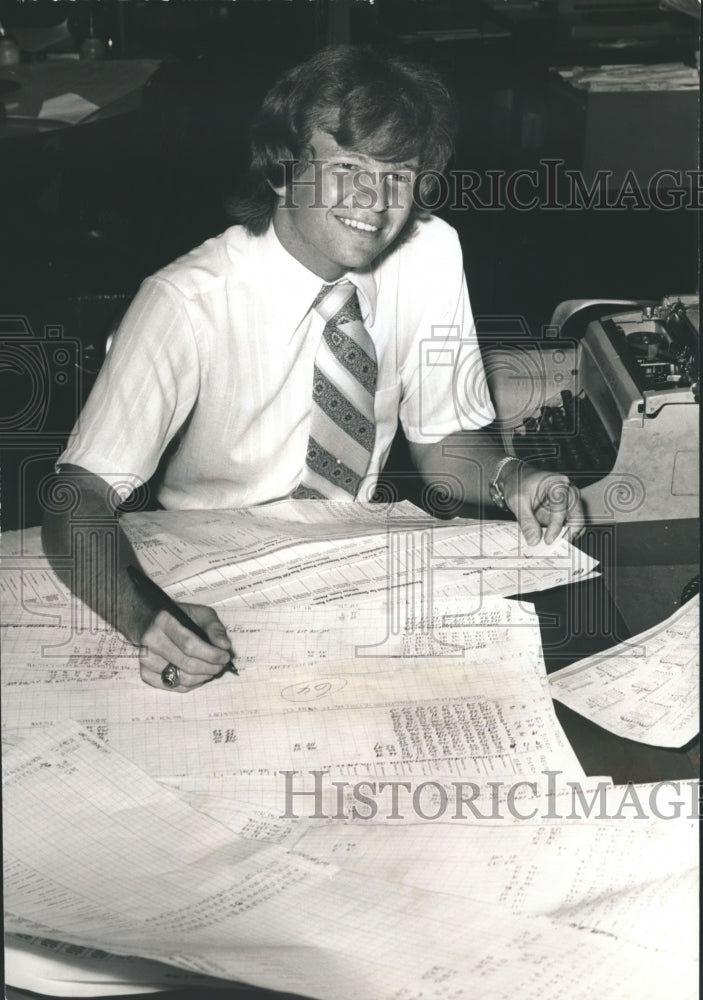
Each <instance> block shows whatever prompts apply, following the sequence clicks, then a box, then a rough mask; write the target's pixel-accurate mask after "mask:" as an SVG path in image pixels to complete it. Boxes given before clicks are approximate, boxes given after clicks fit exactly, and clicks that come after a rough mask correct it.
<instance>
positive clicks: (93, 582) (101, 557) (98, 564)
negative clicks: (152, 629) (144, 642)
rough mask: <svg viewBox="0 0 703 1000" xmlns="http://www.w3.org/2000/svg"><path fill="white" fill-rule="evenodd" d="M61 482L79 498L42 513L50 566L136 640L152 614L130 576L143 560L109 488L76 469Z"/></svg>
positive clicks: (107, 618)
mask: <svg viewBox="0 0 703 1000" xmlns="http://www.w3.org/2000/svg"><path fill="white" fill-rule="evenodd" d="M60 480H61V485H63V487H64V489H65V491H67V492H68V494H69V495H71V496H74V497H75V502H74V503H73V504H72V505H71V509H70V510H67V511H61V512H52V511H47V513H46V515H45V517H44V523H43V526H42V544H43V546H44V552H45V554H46V556H47V558H48V560H49V562H50V564H51V567H52V569H53V570H54V572H55V573H56V575H57V576H58V577H59V578H60V579H61V580H62V581H63V583H65V584H66V586H67V587H68V588H69V589H70V590H71V591H72V593H73V594H75V595H76V597H78V598H80V600H81V601H82V602H83V603H84V604H86V605H88V607H90V608H92V610H93V611H95V612H96V613H97V614H98V615H100V617H101V618H103V619H105V621H107V622H109V623H110V624H111V625H114V626H115V628H117V629H118V630H119V631H120V632H122V633H123V635H125V636H126V638H127V639H129V640H130V641H131V642H134V643H137V642H139V639H140V637H141V635H142V634H143V632H144V630H145V629H146V627H147V626H148V624H149V621H150V620H151V618H152V617H153V613H152V612H151V611H149V609H148V608H145V607H144V606H143V605H141V604H140V603H139V601H138V600H137V598H136V595H135V593H134V588H133V587H132V585H131V583H130V581H129V579H128V577H127V575H126V572H125V571H126V567H127V566H129V565H130V564H132V565H139V561H138V559H137V556H136V554H135V552H134V549H133V548H132V545H131V543H130V541H129V539H128V538H127V536H126V535H125V533H124V531H123V530H122V528H121V526H120V523H119V518H118V516H117V513H116V509H115V502H114V499H113V498H112V497H111V491H110V488H109V487H108V485H107V484H106V483H104V482H103V481H102V480H99V479H98V477H95V476H92V475H91V474H90V473H86V472H84V471H83V470H79V469H77V468H76V469H73V470H72V471H70V472H68V473H62V474H61V476H60Z"/></svg>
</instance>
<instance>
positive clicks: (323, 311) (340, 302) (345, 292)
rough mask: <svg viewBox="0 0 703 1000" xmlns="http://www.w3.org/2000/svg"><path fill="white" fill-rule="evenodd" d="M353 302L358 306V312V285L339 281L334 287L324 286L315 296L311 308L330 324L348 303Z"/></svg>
mask: <svg viewBox="0 0 703 1000" xmlns="http://www.w3.org/2000/svg"><path fill="white" fill-rule="evenodd" d="M352 302H353V303H354V304H355V305H356V311H357V312H358V301H357V298H356V285H355V284H354V283H353V282H352V281H338V282H337V283H336V284H334V285H323V286H322V288H321V289H320V291H319V292H318V293H317V295H316V296H315V301H314V302H313V304H312V307H311V308H313V309H314V310H315V311H316V312H318V313H319V314H320V316H322V318H323V320H324V321H325V323H329V321H330V320H331V319H332V318H333V317H335V316H336V315H337V313H339V312H341V310H342V309H343V308H344V307H345V305H347V303H350V304H351V303H352ZM359 318H360V315H359Z"/></svg>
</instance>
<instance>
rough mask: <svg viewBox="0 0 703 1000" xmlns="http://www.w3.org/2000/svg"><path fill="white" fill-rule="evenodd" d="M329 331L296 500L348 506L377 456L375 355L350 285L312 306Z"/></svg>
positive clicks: (316, 376)
mask: <svg viewBox="0 0 703 1000" xmlns="http://www.w3.org/2000/svg"><path fill="white" fill-rule="evenodd" d="M312 308H313V309H315V310H317V312H318V313H319V314H320V315H321V316H322V318H323V320H324V321H325V328H324V331H323V333H322V339H321V340H320V346H319V347H318V349H317V354H316V355H315V369H314V373H313V384H312V413H311V416H310V437H309V440H308V448H307V454H306V459H305V469H304V470H303V475H302V478H301V481H300V485H299V486H298V487H297V488H296V489H295V490H294V491H293V493H292V494H291V496H292V497H293V498H295V499H301V500H306V499H327V500H349V498H350V497H355V496H356V495H357V493H358V491H359V487H360V485H361V482H362V480H363V478H364V476H365V475H366V472H367V470H368V467H369V461H370V459H371V452H372V451H373V445H374V438H375V436H376V425H375V422H374V408H373V406H374V393H375V391H376V376H377V367H376V351H375V348H374V346H373V341H372V340H371V337H370V336H369V334H368V332H367V330H366V329H365V327H364V324H363V321H362V319H361V312H360V310H359V300H358V299H357V297H356V288H355V286H354V285H353V284H352V283H351V282H350V281H342V282H339V283H338V284H336V285H323V286H322V289H321V291H320V293H319V295H318V296H317V298H316V299H315V301H314V302H313V304H312Z"/></svg>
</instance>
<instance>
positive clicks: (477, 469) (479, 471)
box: [409, 428, 517, 509]
mask: <svg viewBox="0 0 703 1000" xmlns="http://www.w3.org/2000/svg"><path fill="white" fill-rule="evenodd" d="M409 447H410V454H411V456H412V459H413V461H414V463H415V466H416V468H417V470H418V472H419V473H420V475H421V476H422V478H423V479H424V480H425V482H426V483H427V484H428V485H430V486H436V487H437V488H438V489H442V490H443V491H445V490H446V491H447V492H448V493H449V494H451V496H452V498H453V499H454V500H456V501H457V503H467V504H472V505H474V506H477V507H484V506H485V505H488V507H489V509H490V508H491V507H493V503H492V501H491V497H490V493H489V490H488V486H489V483H490V482H491V480H492V479H493V477H494V476H495V473H496V469H497V468H498V466H499V464H500V462H501V461H502V460H503V459H504V458H505V457H506V456H505V449H504V448H503V446H502V444H501V442H500V437H499V435H498V433H497V432H495V431H493V430H491V429H488V428H484V429H481V430H475V431H465V432H463V433H459V434H451V435H449V436H448V437H446V438H443V440H442V441H438V442H435V443H433V444H415V443H410V446H409ZM511 464H512V465H515V466H517V462H515V463H511ZM510 471H511V470H510V468H509V467H505V473H504V474H505V477H506V478H507V477H508V475H509V474H510ZM493 509H495V508H493Z"/></svg>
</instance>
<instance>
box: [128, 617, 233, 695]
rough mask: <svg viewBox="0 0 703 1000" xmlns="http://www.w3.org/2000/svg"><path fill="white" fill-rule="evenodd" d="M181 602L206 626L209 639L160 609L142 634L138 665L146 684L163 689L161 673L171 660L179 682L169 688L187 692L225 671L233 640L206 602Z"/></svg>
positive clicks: (196, 621)
mask: <svg viewBox="0 0 703 1000" xmlns="http://www.w3.org/2000/svg"><path fill="white" fill-rule="evenodd" d="M179 606H180V607H181V608H182V609H183V610H184V611H185V612H186V614H187V615H188V616H189V617H190V618H192V619H193V621H194V622H195V623H196V625H199V626H200V627H201V628H202V629H203V631H204V632H205V633H206V635H207V637H208V639H209V640H210V642H209V643H208V642H204V641H203V640H202V639H200V638H198V636H197V635H193V633H192V632H190V631H189V630H188V629H187V628H186V627H185V625H181V624H180V622H177V621H176V619H175V618H173V617H172V616H171V615H170V614H169V613H168V612H167V611H159V612H157V614H156V616H155V617H154V619H153V620H152V621H151V623H150V624H149V625H148V626H147V628H146V629H145V630H144V633H143V634H142V637H141V640H140V645H141V647H142V649H141V653H140V656H139V669H140V673H141V677H142V680H143V681H144V682H145V683H146V684H150V685H151V686H152V687H157V688H161V689H162V690H163V689H164V687H165V685H164V682H163V680H162V677H161V673H162V671H163V669H164V668H165V667H166V666H168V664H169V663H172V664H173V666H174V667H176V668H177V669H178V674H179V678H178V680H179V683H178V685H177V686H176V687H169V688H168V689H167V690H169V691H178V692H180V693H181V694H185V693H186V692H187V691H192V690H193V689H194V688H196V687H200V686H201V685H203V684H207V682H208V681H211V680H212V679H213V678H214V677H218V676H219V675H220V674H221V673H222V671H223V670H224V668H225V667H226V666H227V664H228V663H229V662H230V659H231V656H232V644H231V642H230V639H229V636H228V635H227V630H226V629H225V627H224V625H223V624H222V622H221V621H220V619H219V618H218V617H217V615H216V613H215V612H214V611H213V609H212V608H209V607H207V606H206V605H204V604H180V605H179ZM210 643H212V645H210Z"/></svg>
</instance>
